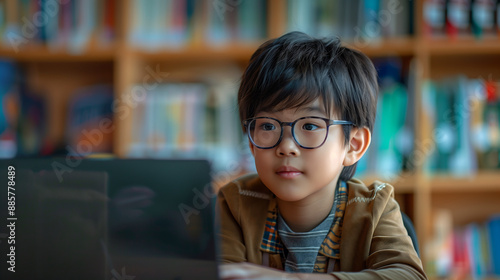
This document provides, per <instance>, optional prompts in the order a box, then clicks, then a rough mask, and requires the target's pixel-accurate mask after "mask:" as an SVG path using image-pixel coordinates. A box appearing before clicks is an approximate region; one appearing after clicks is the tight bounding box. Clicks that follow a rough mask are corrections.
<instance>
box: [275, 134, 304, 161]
mask: <svg viewBox="0 0 500 280" xmlns="http://www.w3.org/2000/svg"><path fill="white" fill-rule="evenodd" d="M276 155H277V156H299V155H300V147H299V146H298V145H297V143H295V140H294V139H293V136H292V131H291V129H290V128H289V127H287V128H285V129H284V131H283V138H282V139H281V142H280V143H279V145H278V146H277V147H276Z"/></svg>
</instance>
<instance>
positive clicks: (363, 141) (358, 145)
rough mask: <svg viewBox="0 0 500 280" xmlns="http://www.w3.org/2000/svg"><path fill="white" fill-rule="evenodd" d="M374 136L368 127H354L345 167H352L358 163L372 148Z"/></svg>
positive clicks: (344, 163) (345, 158)
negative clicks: (370, 147) (369, 148)
mask: <svg viewBox="0 0 500 280" xmlns="http://www.w3.org/2000/svg"><path fill="white" fill-rule="evenodd" d="M371 140H372V136H371V133H370V130H369V129H368V128H367V127H354V128H353V129H352V130H351V136H350V140H349V144H348V147H346V148H347V153H346V155H345V157H344V162H343V163H342V164H343V165H344V166H351V165H353V164H355V163H356V162H358V160H360V159H361V157H362V156H363V155H364V154H365V152H366V150H367V149H368V147H369V146H370V142H371Z"/></svg>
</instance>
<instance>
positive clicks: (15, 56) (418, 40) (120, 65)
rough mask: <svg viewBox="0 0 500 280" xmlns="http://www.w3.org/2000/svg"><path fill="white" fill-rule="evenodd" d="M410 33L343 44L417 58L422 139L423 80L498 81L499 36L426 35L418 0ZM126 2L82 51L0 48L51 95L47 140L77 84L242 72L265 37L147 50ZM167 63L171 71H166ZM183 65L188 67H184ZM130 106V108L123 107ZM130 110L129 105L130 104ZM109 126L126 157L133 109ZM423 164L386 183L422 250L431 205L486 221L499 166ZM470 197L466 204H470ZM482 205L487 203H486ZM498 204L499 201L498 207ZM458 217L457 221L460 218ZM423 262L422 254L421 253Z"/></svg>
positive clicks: (280, 29) (273, 23)
mask: <svg viewBox="0 0 500 280" xmlns="http://www.w3.org/2000/svg"><path fill="white" fill-rule="evenodd" d="M413 3H415V5H416V7H415V9H414V13H415V16H414V19H415V35H413V36H411V37H405V38H390V39H380V40H377V41H370V42H364V43H362V44H361V43H359V42H356V41H350V42H349V41H347V42H345V44H346V45H348V46H351V47H353V48H356V49H359V50H361V51H362V52H364V53H365V54H367V55H368V56H370V57H372V58H377V57H387V56H400V57H404V58H405V59H406V60H408V61H409V60H412V59H413V60H414V61H415V62H416V67H417V70H416V84H415V89H414V92H415V95H416V98H415V99H416V102H415V104H411V106H414V109H415V112H416V116H415V119H416V120H417V127H416V131H415V137H416V139H417V140H418V139H420V140H421V139H427V138H428V137H429V135H430V131H431V130H432V124H430V122H429V120H427V118H426V117H425V115H424V114H423V109H424V108H422V106H423V105H422V104H421V97H422V84H423V82H424V81H425V80H427V79H439V78H442V77H447V76H450V75H454V74H461V73H462V74H465V75H466V76H468V77H471V78H480V77H482V78H484V79H488V78H489V77H491V78H492V79H496V80H498V79H500V67H499V65H500V38H499V37H496V38H494V39H488V38H485V39H481V40H477V39H475V38H457V39H450V38H432V39H429V38H427V37H426V36H425V35H424V34H423V32H422V29H423V28H422V22H423V19H422V17H423V16H422V11H423V4H422V1H413ZM267 5H268V7H267V9H268V14H267V24H268V26H267V34H268V36H267V38H266V39H268V38H274V37H277V36H280V35H281V34H283V33H284V32H285V31H286V30H287V26H286V25H287V1H286V0H268V3H267ZM130 6H131V2H130V0H124V1H123V2H120V5H119V8H118V9H117V12H116V13H117V14H116V18H117V26H116V28H117V34H118V36H117V38H116V40H115V42H114V43H111V44H109V45H105V46H91V47H88V48H86V49H85V50H83V51H82V52H81V53H76V54H75V53H71V52H68V51H67V50H65V49H62V50H61V49H50V48H48V47H46V46H39V45H31V46H27V47H25V48H22V49H21V50H20V51H19V52H15V51H14V50H13V49H12V48H9V47H8V46H5V45H4V46H3V47H0V57H4V58H10V59H12V60H14V61H17V62H19V63H20V64H22V66H23V67H25V68H26V69H27V70H28V71H27V75H28V79H29V80H30V83H31V84H32V85H34V86H35V87H36V88H37V89H39V90H40V92H42V93H41V94H46V96H47V97H48V100H49V112H50V113H49V122H50V131H49V135H50V139H51V140H52V141H54V142H59V141H61V140H62V139H63V138H64V119H65V116H66V115H65V114H66V111H65V109H66V108H65V105H64V104H65V102H66V101H67V100H68V98H69V97H70V95H71V93H72V92H74V90H76V89H77V88H79V87H81V86H85V85H90V84H92V83H112V84H113V85H114V87H115V95H116V97H117V98H122V97H124V96H126V95H127V94H130V89H131V87H132V86H133V85H134V84H135V83H137V82H140V81H141V80H142V78H143V77H144V75H145V72H144V65H152V66H154V65H156V64H157V63H158V64H160V65H161V66H162V67H164V66H165V68H161V69H168V71H171V73H172V78H173V79H175V77H176V74H178V73H177V72H180V71H181V70H180V69H182V71H189V69H190V68H186V67H187V66H197V65H201V66H205V67H206V66H210V67H218V65H222V64H224V63H233V64H235V65H238V66H239V67H241V69H243V68H244V67H245V66H246V65H247V63H248V60H249V59H250V56H251V55H252V53H253V52H254V51H255V50H256V49H257V47H258V46H259V45H260V44H261V43H262V42H263V41H264V40H260V41H256V42H252V43H238V42H231V43H228V44H224V45H222V46H213V45H208V44H195V45H189V46H186V47H182V48H165V49H159V50H153V51H151V50H144V49H140V48H137V47H135V46H131V45H130V44H129V43H128V40H127V37H126V36H127V32H128V31H129V30H130V22H129V20H128V19H129V18H131V16H130V15H131V14H132V13H134V11H133V10H132V9H131V7H130ZM167 67H168V68H167ZM186 69H187V70H186ZM127 106H128V105H127ZM128 109H129V110H130V112H133V108H132V107H131V106H129V107H128ZM115 125H116V130H115V131H114V150H113V153H114V154H115V155H116V156H118V157H127V156H128V150H129V148H130V143H131V139H132V135H133V134H134V131H132V113H130V114H127V115H126V116H124V117H122V118H117V121H116V123H115ZM422 169H423V167H422V166H417V168H416V169H415V170H413V171H412V172H408V173H403V174H402V175H401V176H399V177H398V178H396V179H395V180H393V181H389V183H391V184H393V185H394V187H395V190H396V195H401V196H404V197H405V199H406V200H410V201H407V202H406V203H407V205H404V207H405V209H409V211H410V212H411V213H412V218H413V221H414V224H415V227H416V230H417V234H418V238H419V243H420V245H421V248H420V249H421V252H423V250H424V245H425V244H426V242H428V241H429V239H430V238H431V230H430V227H431V224H430V218H431V215H432V213H433V211H434V210H435V209H438V208H448V209H451V210H452V211H453V213H454V216H456V217H457V219H458V220H457V225H462V224H464V223H467V222H469V221H475V220H477V221H480V220H484V219H485V218H486V217H487V216H488V215H491V214H494V213H500V208H499V207H498V206H497V204H498V201H499V199H500V172H499V170H492V171H481V172H479V173H477V174H474V175H473V176H467V177H463V178H457V177H453V176H451V175H449V174H438V175H432V176H431V175H427V174H426V173H425V172H424V170H422ZM381 177H383V176H380V174H370V175H367V176H365V177H362V178H361V179H362V180H363V181H364V182H366V183H370V182H373V181H374V180H380V178H381ZM468 199H471V200H470V201H471V202H468ZM483 202H484V203H483ZM498 205H500V204H498ZM460 217H462V218H460ZM422 258H424V264H425V263H426V262H425V252H423V253H422Z"/></svg>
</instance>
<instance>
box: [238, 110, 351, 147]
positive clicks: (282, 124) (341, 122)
mask: <svg viewBox="0 0 500 280" xmlns="http://www.w3.org/2000/svg"><path fill="white" fill-rule="evenodd" d="M257 119H270V120H274V121H276V122H278V123H279V125H280V127H281V133H280V138H279V139H278V142H276V144H274V145H273V146H271V147H261V146H259V145H257V144H255V142H254V141H253V139H252V137H251V136H250V134H249V133H248V131H249V125H250V123H251V122H252V121H255V120H257ZM303 119H320V120H324V121H325V123H326V134H325V139H323V142H321V144H319V145H318V146H316V147H305V146H302V145H301V144H300V143H299V142H298V141H297V138H296V137H295V130H294V127H295V124H296V123H297V122H298V121H300V120H303ZM332 125H352V126H355V124H354V123H352V122H350V121H344V120H332V119H327V118H322V117H315V116H310V117H302V118H298V119H296V120H295V121H293V122H282V121H280V120H278V119H275V118H271V117H256V118H250V119H246V120H245V121H243V126H245V129H246V131H247V134H248V139H250V141H251V142H252V144H253V145H254V146H255V147H257V148H259V149H263V150H268V149H272V148H274V147H276V146H278V145H279V144H280V143H281V140H283V127H285V126H289V127H290V128H291V130H292V137H293V141H295V143H296V144H297V145H299V147H301V148H302V149H308V150H312V149H317V148H319V147H321V146H323V144H325V142H326V139H327V138H328V132H329V131H330V126H332Z"/></svg>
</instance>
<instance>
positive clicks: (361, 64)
mask: <svg viewBox="0 0 500 280" xmlns="http://www.w3.org/2000/svg"><path fill="white" fill-rule="evenodd" d="M377 95H378V84H377V72H376V70H375V67H374V66H373V63H372V62H371V60H370V59H369V58H368V57H367V56H366V55H364V54H363V53H361V52H359V51H357V50H354V49H350V48H348V47H345V46H342V44H341V41H340V40H339V39H338V38H321V39H320V38H313V37H311V36H309V35H307V34H305V33H302V32H297V31H295V32H290V33H287V34H285V35H283V36H281V37H279V38H276V39H271V40H269V41H267V42H265V43H263V44H262V45H261V46H260V47H259V48H258V49H257V51H255V53H254V54H253V55H252V57H251V59H250V63H249V65H248V67H247V69H246V70H245V72H244V73H243V76H242V80H241V84H240V88H239V91H238V106H239V111H240V119H241V121H244V120H246V119H249V118H252V117H254V116H255V115H256V114H257V113H259V112H261V111H281V110H284V109H288V108H297V107H300V106H302V105H305V104H308V103H311V102H313V101H314V100H316V99H318V98H319V99H320V100H322V101H323V104H324V106H325V108H324V109H325V112H326V114H327V115H329V116H331V113H333V112H335V116H336V117H337V118H339V119H342V120H347V121H351V122H352V123H354V125H355V126H357V127H367V128H368V129H369V130H370V132H372V130H373V125H374V122H375V114H376V108H377ZM243 130H244V131H245V128H244V127H243ZM350 131H351V126H350V125H344V126H343V132H344V136H345V141H344V145H347V144H348V143H349V135H350ZM356 165H357V163H356V164H354V165H352V166H346V167H344V169H343V170H342V172H341V174H340V177H339V179H340V180H343V181H347V180H349V179H351V178H352V176H354V173H355V172H356Z"/></svg>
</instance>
